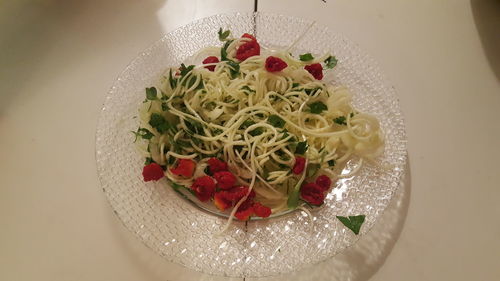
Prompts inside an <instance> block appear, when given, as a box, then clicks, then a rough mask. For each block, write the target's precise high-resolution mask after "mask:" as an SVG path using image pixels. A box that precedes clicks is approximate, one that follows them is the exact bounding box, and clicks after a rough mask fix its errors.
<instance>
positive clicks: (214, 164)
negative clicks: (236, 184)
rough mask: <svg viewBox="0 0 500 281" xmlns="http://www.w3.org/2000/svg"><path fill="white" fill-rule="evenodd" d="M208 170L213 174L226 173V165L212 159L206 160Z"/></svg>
mask: <svg viewBox="0 0 500 281" xmlns="http://www.w3.org/2000/svg"><path fill="white" fill-rule="evenodd" d="M208 170H209V171H210V173H212V175H213V174H215V173H217V172H220V171H227V163H226V162H222V161H220V160H219V159H217V158H215V157H213V158H210V159H208Z"/></svg>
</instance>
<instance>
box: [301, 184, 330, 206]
mask: <svg viewBox="0 0 500 281" xmlns="http://www.w3.org/2000/svg"><path fill="white" fill-rule="evenodd" d="M300 196H302V199H304V200H305V201H307V202H309V203H311V204H313V205H318V206H319V205H321V204H323V201H324V200H325V194H324V193H323V188H322V187H320V186H319V185H317V184H315V183H306V184H303V185H302V187H301V188H300Z"/></svg>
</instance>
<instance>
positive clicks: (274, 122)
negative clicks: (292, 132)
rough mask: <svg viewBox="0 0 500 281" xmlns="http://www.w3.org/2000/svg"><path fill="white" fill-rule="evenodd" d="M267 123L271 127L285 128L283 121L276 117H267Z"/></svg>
mask: <svg viewBox="0 0 500 281" xmlns="http://www.w3.org/2000/svg"><path fill="white" fill-rule="evenodd" d="M267 123H269V124H271V125H272V126H274V127H276V128H283V127H285V123H286V122H285V120H283V119H281V117H279V116H278V115H274V114H273V115H269V117H267Z"/></svg>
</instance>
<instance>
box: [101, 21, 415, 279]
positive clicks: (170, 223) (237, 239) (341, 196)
mask: <svg viewBox="0 0 500 281" xmlns="http://www.w3.org/2000/svg"><path fill="white" fill-rule="evenodd" d="M311 23H312V22H311V21H309V20H305V19H298V18H293V17H288V16H281V15H274V14H265V13H257V14H251V13H249V14H233V15H216V16H212V17H208V18H204V19H201V20H198V21H196V22H193V23H191V24H188V25H186V26H184V27H181V28H179V29H176V30H174V31H172V32H171V33H169V34H167V35H166V36H165V37H163V38H162V39H161V40H159V41H158V42H156V43H155V44H154V45H153V46H151V47H150V48H148V49H147V50H146V51H144V52H143V53H142V54H140V55H139V56H138V57H137V58H136V59H134V61H133V62H132V63H131V64H130V65H129V66H128V67H127V68H126V69H125V71H124V72H123V73H122V74H121V75H120V77H119V78H118V79H117V81H116V82H115V84H114V86H113V87H112V88H111V90H110V91H109V93H108V94H107V95H106V100H105V103H104V107H103V108H102V112H101V117H100V120H99V124H98V127H97V133H96V160H97V167H98V175H99V179H100V182H101V185H102V188H103V190H104V193H105V194H106V196H107V197H108V199H109V202H110V203H111V206H112V207H113V209H114V211H115V213H116V214H117V215H118V216H119V217H120V219H121V220H122V221H123V223H124V225H125V226H126V227H127V228H128V229H129V230H130V231H132V232H133V233H135V234H136V235H137V236H138V237H139V238H140V239H141V240H142V241H143V242H144V243H145V244H146V245H147V246H148V247H150V248H151V249H153V250H154V251H156V252H158V253H159V254H160V255H162V256H163V257H165V258H166V259H168V260H170V261H174V262H177V263H180V264H183V265H185V266H187V267H189V268H192V269H195V270H198V271H202V272H205V273H211V274H220V275H226V276H235V277H244V276H245V277H259V276H268V275H275V274H279V273H286V272H290V271H293V270H298V269H300V268H302V267H304V266H306V265H310V264H313V263H317V262H319V261H322V260H324V259H326V258H328V257H332V256H333V255H335V254H337V253H339V252H340V251H341V250H343V249H345V248H346V247H348V246H350V245H352V244H353V243H355V242H356V240H357V239H358V238H359V237H360V236H362V235H364V234H366V233H367V232H368V231H369V229H370V228H371V227H372V226H373V224H374V223H375V221H376V220H377V218H378V217H379V216H380V215H381V214H382V212H383V211H384V209H385V208H386V206H387V204H388V203H389V201H390V200H391V197H392V194H393V193H394V191H395V190H396V189H397V188H398V186H399V182H400V180H401V178H402V176H403V174H404V167H405V166H404V165H405V161H406V138H405V128H404V122H403V118H402V115H401V112H400V109H399V105H398V100H397V97H396V94H395V93H394V90H393V89H392V87H390V86H389V85H387V82H386V81H385V80H384V78H383V76H382V75H381V72H380V70H379V68H378V67H377V65H376V64H375V63H374V62H373V60H372V59H370V58H369V57H368V56H367V55H365V54H364V53H363V52H362V51H360V49H359V48H358V47H357V45H355V44H354V43H352V42H350V41H349V40H347V39H345V38H344V37H342V36H340V35H338V34H334V33H330V32H329V31H328V30H327V29H326V28H324V27H321V26H318V25H314V26H313V27H312V28H311V30H310V31H309V32H307V34H306V35H305V36H304V38H303V39H302V40H301V41H300V42H299V43H298V44H297V48H296V49H297V50H308V51H310V52H312V53H316V54H323V53H325V52H331V53H332V54H334V55H335V56H337V58H338V60H339V64H338V66H337V67H336V68H335V69H334V70H333V71H328V72H327V75H326V76H325V78H324V80H327V81H328V80H330V81H332V80H335V82H336V83H338V84H342V85H345V86H347V87H348V88H349V89H350V90H351V91H352V92H353V93H354V104H355V106H356V107H357V108H358V109H360V110H361V111H366V112H369V113H372V114H375V115H376V116H377V117H378V118H379V119H380V121H381V126H382V128H383V130H384V133H385V136H386V147H385V152H384V154H383V156H382V157H380V159H378V162H379V163H381V164H387V165H386V166H389V167H390V168H388V169H382V168H378V167H376V166H372V165H365V166H364V167H363V168H362V170H361V171H360V172H359V173H358V174H357V175H356V176H355V177H353V178H348V179H343V180H341V181H339V182H338V183H337V186H336V187H335V188H334V189H333V190H332V191H331V192H330V193H329V194H328V196H327V199H326V201H325V205H324V207H322V208H320V209H318V210H315V211H313V216H314V218H313V221H314V223H313V224H311V221H310V218H309V217H308V216H307V215H306V214H305V213H304V212H303V211H296V212H293V213H290V214H287V215H284V216H280V217H277V218H273V219H269V220H259V221H251V222H248V224H245V223H242V222H236V223H234V224H233V225H232V226H231V227H230V229H229V230H228V231H227V232H226V233H224V234H223V235H221V236H215V235H214V234H215V233H217V232H218V231H219V229H220V228H221V227H222V226H223V225H224V223H225V222H226V220H225V219H224V218H222V217H220V216H215V215H213V214H210V213H208V212H204V211H201V210H200V209H199V208H196V207H194V206H193V205H192V204H190V203H188V201H186V200H182V199H180V197H179V196H178V195H177V194H176V193H175V192H174V191H173V190H172V189H171V188H170V187H167V186H166V182H165V181H160V182H157V183H152V182H150V183H145V182H143V180H142V176H141V171H142V166H143V163H144V159H143V157H141V156H140V155H139V153H138V152H137V151H136V150H135V147H134V145H133V144H132V142H133V135H132V134H131V133H130V131H133V130H136V129H137V127H138V120H137V119H136V118H134V116H136V115H137V108H138V106H139V104H140V103H141V102H142V100H143V99H144V88H145V87H148V86H150V85H156V84H157V82H158V79H159V77H160V74H161V73H162V71H164V69H165V68H166V67H168V66H171V65H179V64H180V63H181V62H183V60H184V59H186V58H188V57H189V56H192V55H193V54H194V53H195V52H196V51H198V50H199V49H200V48H202V47H206V46H210V45H220V42H219V41H218V39H217V30H218V29H219V27H223V28H225V29H230V30H232V32H233V34H235V35H239V34H242V33H245V32H249V33H254V34H256V35H257V39H258V40H259V42H260V43H261V44H262V45H263V46H268V47H269V46H289V45H290V44H291V43H292V42H293V41H295V39H296V38H297V37H298V36H299V35H300V34H302V33H303V31H304V30H306V29H307V28H308V27H309V26H310V24H311ZM358 214H365V215H366V222H365V224H364V225H363V227H362V229H361V233H360V235H359V236H356V235H354V234H353V233H352V232H351V231H350V230H348V229H347V228H346V227H344V226H343V225H342V224H341V223H340V222H339V221H338V220H337V219H336V218H335V215H344V216H346V215H358Z"/></svg>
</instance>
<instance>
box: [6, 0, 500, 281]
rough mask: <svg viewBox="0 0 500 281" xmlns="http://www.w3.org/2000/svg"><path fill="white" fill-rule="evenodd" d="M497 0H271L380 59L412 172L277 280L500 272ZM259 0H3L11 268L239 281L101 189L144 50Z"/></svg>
mask: <svg viewBox="0 0 500 281" xmlns="http://www.w3.org/2000/svg"><path fill="white" fill-rule="evenodd" d="M499 2H500V1H495V0H472V1H466V0H419V1H403V0H371V1H361V0H336V1H334V0H327V3H323V2H322V1H321V0H288V1H285V0H274V1H271V0H267V1H265V0H260V1H259V11H267V12H275V13H282V14H289V15H295V16H300V17H306V18H313V19H316V20H317V21H318V22H319V23H321V24H324V25H327V26H329V27H330V28H331V29H332V30H333V31H335V32H338V33H342V34H344V35H346V36H347V37H349V38H350V39H352V40H353V41H355V42H357V43H358V44H359V45H360V46H361V48H362V49H364V50H365V51H367V52H368V53H369V54H371V55H372V56H373V57H374V58H375V59H376V60H377V61H378V62H379V64H380V65H381V67H382V69H383V70H384V72H385V74H386V75H387V76H388V77H389V79H390V81H391V83H392V85H393V86H394V87H395V89H396V91H397V92H398V94H399V96H400V103H401V107H402V109H403V112H404V114H405V117H406V125H407V134H408V139H409V143H408V152H409V159H410V161H409V169H410V171H411V178H409V179H407V181H408V182H407V184H406V186H405V188H404V189H402V190H401V191H400V192H399V193H398V194H397V196H396V198H395V200H394V202H393V203H392V205H391V207H390V208H389V210H388V212H387V213H386V214H385V215H384V218H383V219H382V221H381V223H380V224H379V225H377V226H376V227H375V228H374V230H373V233H370V235H368V236H366V237H364V238H363V239H362V240H361V241H360V243H359V245H357V246H356V247H354V248H352V249H349V250H348V251H347V252H346V253H343V254H342V255H340V256H338V257H336V258H335V259H334V260H330V261H326V262H325V263H323V264H319V265H317V266H316V267H313V268H309V269H307V270H305V271H302V272H298V273H294V274H292V275H290V276H281V277H276V278H268V279H267V280H274V279H276V280H278V279H279V280H290V279H292V280H309V279H311V280H358V281H361V280H368V279H370V280H379V281H382V280H383V281H392V280H407V281H412V280H415V281H421V280H464V281H465V280H467V281H468V280H500V219H499V218H500V204H499V203H498V200H499V197H500V184H499V182H500V169H499V167H498V159H499V158H500V148H499V145H500V117H499V113H498V111H499V110H500V84H499V78H498V77H500V73H499V72H500V62H499V58H500V44H499V42H500V3H499ZM253 6H254V2H253V1H251V0H250V1H246V0H245V1H243V0H237V1H235V0H221V1H216V0H198V1H195V0H189V1H188V0H167V1H165V0H162V1H160V0H148V1H139V0H135V1H133V0H122V1H118V0H110V1H98V0H91V1H76V0H75V1H63V0H60V1H58V0H31V1H30V0H17V1H16V0H3V1H1V2H0V280H37V281H45V280H47V281H48V280H51V281H52V280H121V281H127V280H226V278H222V277H212V276H208V275H204V274H201V273H197V272H193V271H190V270H188V269H185V268H183V267H181V266H179V265H175V264H171V263H168V262H166V261H164V260H163V259H162V258H160V257H159V256H157V255H156V254H155V253H153V252H152V251H150V250H149V249H147V248H146V247H145V246H143V245H142V244H141V243H140V242H139V240H137V239H135V237H133V235H132V234H130V233H128V232H127V231H126V230H125V228H124V227H123V226H122V225H121V223H120V222H119V220H118V218H116V217H115V216H114V214H113V213H112V210H111V208H110V207H109V206H108V204H107V202H106V199H105V197H104V194H103V193H102V191H101V190H100V188H99V187H98V181H97V177H96V166H95V161H94V132H95V126H96V122H97V118H98V114H99V110H100V107H101V104H102V102H103V96H104V94H105V93H106V92H107V90H108V89H109V87H110V86H111V84H112V83H113V81H114V79H115V78H116V77H117V76H118V75H119V73H120V72H121V70H122V69H123V68H125V66H126V65H127V64H128V62H129V61H131V60H132V59H133V58H134V57H135V56H136V55H137V54H138V53H140V52H141V51H142V50H143V49H145V48H146V47H148V46H149V45H150V44H152V43H153V42H154V41H156V40H157V39H159V38H160V37H161V36H162V34H164V33H165V32H168V31H171V30H173V29H175V28H176V27H179V26H181V25H184V24H186V23H188V22H190V21H192V20H194V19H197V18H201V17H205V16H209V15H213V14H216V13H223V12H236V11H244V12H247V11H252V10H253ZM410 180H411V183H410ZM337 269H338V270H337ZM227 280H229V279H227ZM235 280H241V279H235Z"/></svg>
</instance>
